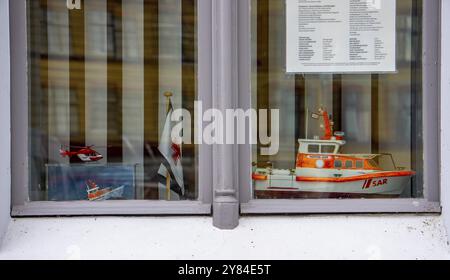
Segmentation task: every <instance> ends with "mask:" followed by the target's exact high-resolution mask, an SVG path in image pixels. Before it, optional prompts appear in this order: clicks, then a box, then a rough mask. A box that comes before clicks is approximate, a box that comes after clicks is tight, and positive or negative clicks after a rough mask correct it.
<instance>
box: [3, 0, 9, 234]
mask: <svg viewBox="0 0 450 280" xmlns="http://www.w3.org/2000/svg"><path fill="white" fill-rule="evenodd" d="M8 4H9V0H0V38H1V40H0V131H1V137H0V147H1V149H2V156H1V157H0V241H1V239H2V236H3V234H4V233H5V232H6V229H7V227H8V224H9V222H10V202H11V192H10V190H11V172H10V158H11V156H10V150H11V149H10V147H11V142H10V137H9V136H10V124H11V121H10V76H9V70H10V69H9V66H10V52H9V5H8Z"/></svg>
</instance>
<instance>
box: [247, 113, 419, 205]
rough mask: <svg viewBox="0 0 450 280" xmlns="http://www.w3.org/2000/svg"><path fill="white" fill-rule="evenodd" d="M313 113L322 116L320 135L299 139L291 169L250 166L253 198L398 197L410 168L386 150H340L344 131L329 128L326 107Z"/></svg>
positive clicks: (407, 180)
mask: <svg viewBox="0 0 450 280" xmlns="http://www.w3.org/2000/svg"><path fill="white" fill-rule="evenodd" d="M313 116H314V117H315V118H322V119H323V128H324V129H325V135H324V137H322V138H316V139H314V140H312V139H302V140H299V150H298V154H297V162H296V168H295V169H293V170H280V169H273V168H272V167H271V166H269V167H266V168H257V167H254V170H253V174H252V179H253V187H254V192H255V193H254V195H255V196H256V197H257V198H353V197H354V198H363V197H398V196H400V195H401V194H402V193H403V191H404V188H405V187H406V186H407V185H408V182H409V181H410V179H411V177H413V176H414V175H415V172H414V171H412V170H406V169H405V168H401V167H397V166H396V165H395V162H394V159H393V157H392V155H390V154H354V155H350V154H341V153H340V151H341V148H342V147H343V146H344V145H345V144H346V142H345V141H344V133H342V132H336V133H334V132H333V123H332V121H331V120H330V117H329V115H328V113H327V111H326V110H324V109H320V110H319V114H313ZM385 163H389V166H388V167H386V166H384V164H385Z"/></svg>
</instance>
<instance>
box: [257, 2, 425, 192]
mask: <svg viewBox="0 0 450 280" xmlns="http://www.w3.org/2000/svg"><path fill="white" fill-rule="evenodd" d="M284 2H285V1H281V0H277V1H273V0H271V1H269V0H252V1H251V5H252V28H251V29H252V102H253V107H254V108H255V109H280V127H279V132H280V150H279V152H278V153H277V154H276V155H273V156H264V155H261V152H260V149H261V147H262V146H261V145H259V144H258V145H255V146H254V148H253V161H254V170H253V176H252V179H253V190H254V193H253V195H254V197H255V198H265V199H267V198H268V199H276V198H280V199H281V198H362V197H367V198H380V197H383V198H385V197H389V198H391V197H393V198H394V197H405V198H409V197H414V198H421V197H423V193H424V192H423V183H422V173H423V169H422V136H421V135H422V134H421V130H422V123H421V117H420V115H421V113H422V103H421V99H422V89H421V75H422V74H421V70H422V68H421V56H420V53H421V51H420V50H421V20H422V18H421V7H422V1H420V0H399V1H397V68H398V72H397V73H393V74H372V75H370V74H353V75H351V74H350V75H347V74H339V73H336V74H315V75H310V74H306V75H302V74H297V75H293V74H287V73H286V71H285V56H286V54H285V48H286V46H285V42H286V38H285V36H286V35H285V34H286V32H285V24H286V23H285V3H284ZM330 143H331V146H330Z"/></svg>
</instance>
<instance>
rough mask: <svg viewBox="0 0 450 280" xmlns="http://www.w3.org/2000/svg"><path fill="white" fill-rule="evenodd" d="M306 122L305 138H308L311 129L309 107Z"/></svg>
mask: <svg viewBox="0 0 450 280" xmlns="http://www.w3.org/2000/svg"><path fill="white" fill-rule="evenodd" d="M305 119H306V123H305V130H306V131H305V139H308V130H309V108H306V118H305Z"/></svg>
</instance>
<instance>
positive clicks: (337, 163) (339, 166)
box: [334, 159, 342, 168]
mask: <svg viewBox="0 0 450 280" xmlns="http://www.w3.org/2000/svg"><path fill="white" fill-rule="evenodd" d="M334 168H342V161H341V160H339V159H337V160H335V161H334Z"/></svg>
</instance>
